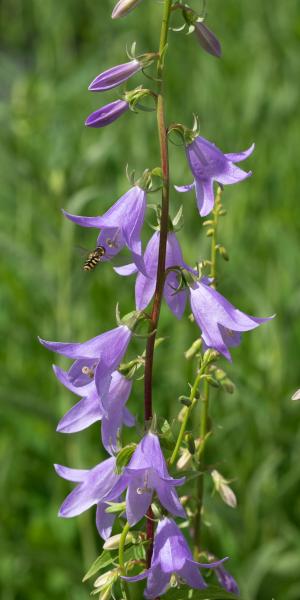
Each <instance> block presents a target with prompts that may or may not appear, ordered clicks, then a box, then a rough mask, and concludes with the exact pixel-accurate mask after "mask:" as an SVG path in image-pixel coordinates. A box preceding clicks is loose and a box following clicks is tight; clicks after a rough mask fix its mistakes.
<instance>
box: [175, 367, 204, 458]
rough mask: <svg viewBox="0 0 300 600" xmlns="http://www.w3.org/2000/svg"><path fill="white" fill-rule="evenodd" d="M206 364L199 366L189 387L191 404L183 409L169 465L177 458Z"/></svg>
mask: <svg viewBox="0 0 300 600" xmlns="http://www.w3.org/2000/svg"><path fill="white" fill-rule="evenodd" d="M206 366H207V363H205V364H203V365H202V366H201V367H200V369H199V371H198V373H197V377H196V379H195V381H194V384H193V387H192V389H191V393H190V397H189V400H190V402H191V404H190V406H189V407H188V408H187V410H186V411H185V414H184V418H183V421H182V423H181V427H180V431H179V434H178V438H177V442H176V445H175V448H174V450H173V454H172V456H171V458H170V460H169V464H170V466H172V465H174V463H175V461H176V459H177V456H178V453H179V450H180V447H181V444H182V442H183V438H184V434H185V431H186V427H187V423H188V420H189V417H190V414H191V412H192V411H193V408H194V406H195V404H196V403H197V397H196V396H197V391H198V387H199V384H200V381H201V379H202V377H203V374H204V372H205V369H206Z"/></svg>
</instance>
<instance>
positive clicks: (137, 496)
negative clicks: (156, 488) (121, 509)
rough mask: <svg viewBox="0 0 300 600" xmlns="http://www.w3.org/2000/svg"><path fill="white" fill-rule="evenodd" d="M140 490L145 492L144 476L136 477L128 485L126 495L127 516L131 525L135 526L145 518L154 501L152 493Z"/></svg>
mask: <svg viewBox="0 0 300 600" xmlns="http://www.w3.org/2000/svg"><path fill="white" fill-rule="evenodd" d="M139 490H144V480H143V474H141V475H140V476H137V477H134V479H133V480H131V481H130V482H129V485H128V489H127V494H126V516H127V521H128V523H129V524H130V525H135V524H136V523H138V521H140V520H141V519H142V518H143V517H144V515H145V514H146V512H147V510H148V508H149V506H150V504H151V501H152V496H153V493H152V491H151V492H147V491H141V492H139Z"/></svg>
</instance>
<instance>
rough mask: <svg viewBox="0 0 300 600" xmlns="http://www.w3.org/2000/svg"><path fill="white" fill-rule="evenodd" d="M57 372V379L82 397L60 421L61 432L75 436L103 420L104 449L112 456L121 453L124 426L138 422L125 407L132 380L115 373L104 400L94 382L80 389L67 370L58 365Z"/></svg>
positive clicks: (55, 370) (59, 428)
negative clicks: (119, 439)
mask: <svg viewBox="0 0 300 600" xmlns="http://www.w3.org/2000/svg"><path fill="white" fill-rule="evenodd" d="M53 369H54V373H55V375H56V377H57V379H58V380H59V381H60V382H61V383H62V384H63V385H64V386H65V387H66V388H67V389H69V390H70V391H71V392H73V393H74V394H77V395H78V396H81V398H82V400H80V401H79V402H77V404H75V406H73V407H72V408H71V409H70V410H69V411H68V412H67V413H66V414H65V415H64V417H63V418H62V419H61V420H60V422H59V424H58V427H57V431H59V432H60V433H75V432H78V431H82V430H83V429H86V428H87V427H89V425H92V423H95V422H96V421H101V420H102V427H101V437H102V443H103V446H104V447H105V448H106V450H107V451H108V452H109V454H114V453H115V452H117V451H118V450H119V448H118V443H117V438H118V433H119V431H120V430H121V428H122V425H123V424H124V425H127V427H132V426H133V425H134V423H135V418H134V417H133V415H132V414H131V413H130V412H129V410H128V409H127V408H126V407H125V404H126V402H127V400H128V398H129V396H130V392H131V388H132V381H130V380H128V379H126V377H124V376H123V375H121V373H119V372H118V371H114V373H113V374H112V378H111V383H110V386H109V390H108V391H107V393H106V394H104V395H103V396H102V397H101V398H100V397H99V394H98V392H97V389H96V385H95V382H94V380H92V381H89V383H87V384H85V385H83V386H80V387H77V386H75V385H74V384H72V382H71V381H70V379H69V377H68V374H67V373H66V372H65V371H63V370H62V369H60V368H59V367H57V366H54V367H53Z"/></svg>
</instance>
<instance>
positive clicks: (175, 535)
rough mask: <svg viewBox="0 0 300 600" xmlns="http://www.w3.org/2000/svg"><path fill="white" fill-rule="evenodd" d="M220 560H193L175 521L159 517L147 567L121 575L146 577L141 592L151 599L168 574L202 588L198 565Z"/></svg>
mask: <svg viewBox="0 0 300 600" xmlns="http://www.w3.org/2000/svg"><path fill="white" fill-rule="evenodd" d="M223 560H226V559H223ZM221 562H223V561H217V562H213V563H198V562H196V561H194V560H193V555H192V553H191V551H190V548H189V546H188V544H187V542H186V539H185V537H184V535H183V534H182V533H181V531H180V529H179V528H178V527H177V525H176V523H175V522H174V521H173V520H172V519H163V520H162V521H160V522H159V524H158V526H157V530H156V534H155V538H154V546H153V554H152V560H151V566H150V569H147V570H146V571H144V572H143V573H140V574H139V575H135V576H133V577H123V579H126V581H140V580H141V579H146V577H147V587H146V590H145V593H144V596H145V598H147V599H148V600H153V599H155V598H157V597H158V596H161V595H163V594H164V593H165V592H166V590H167V587H168V585H169V583H170V580H171V578H174V577H175V578H178V579H179V578H180V580H182V579H183V580H184V581H185V582H186V583H187V584H188V585H189V586H191V587H192V588H196V589H199V590H201V589H204V588H206V587H207V585H206V583H205V581H204V579H203V577H202V575H201V574H200V573H199V568H204V569H213V568H215V567H217V566H219V565H220V563H221ZM175 580H176V579H175Z"/></svg>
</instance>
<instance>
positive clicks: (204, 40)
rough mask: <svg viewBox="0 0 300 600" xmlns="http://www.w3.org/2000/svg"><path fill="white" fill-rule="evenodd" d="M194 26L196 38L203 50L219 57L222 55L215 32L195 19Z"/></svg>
mask: <svg viewBox="0 0 300 600" xmlns="http://www.w3.org/2000/svg"><path fill="white" fill-rule="evenodd" d="M194 27H195V35H196V38H197V40H198V42H199V44H200V46H201V47H202V48H203V50H205V51H206V52H208V53H209V54H212V55H213V56H216V57H217V58H220V56H221V55H222V49H221V44H220V42H219V40H218V38H217V37H216V36H215V34H214V33H213V32H212V31H211V30H210V29H208V27H207V26H206V25H204V23H202V22H201V21H196V22H195V23H194Z"/></svg>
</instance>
